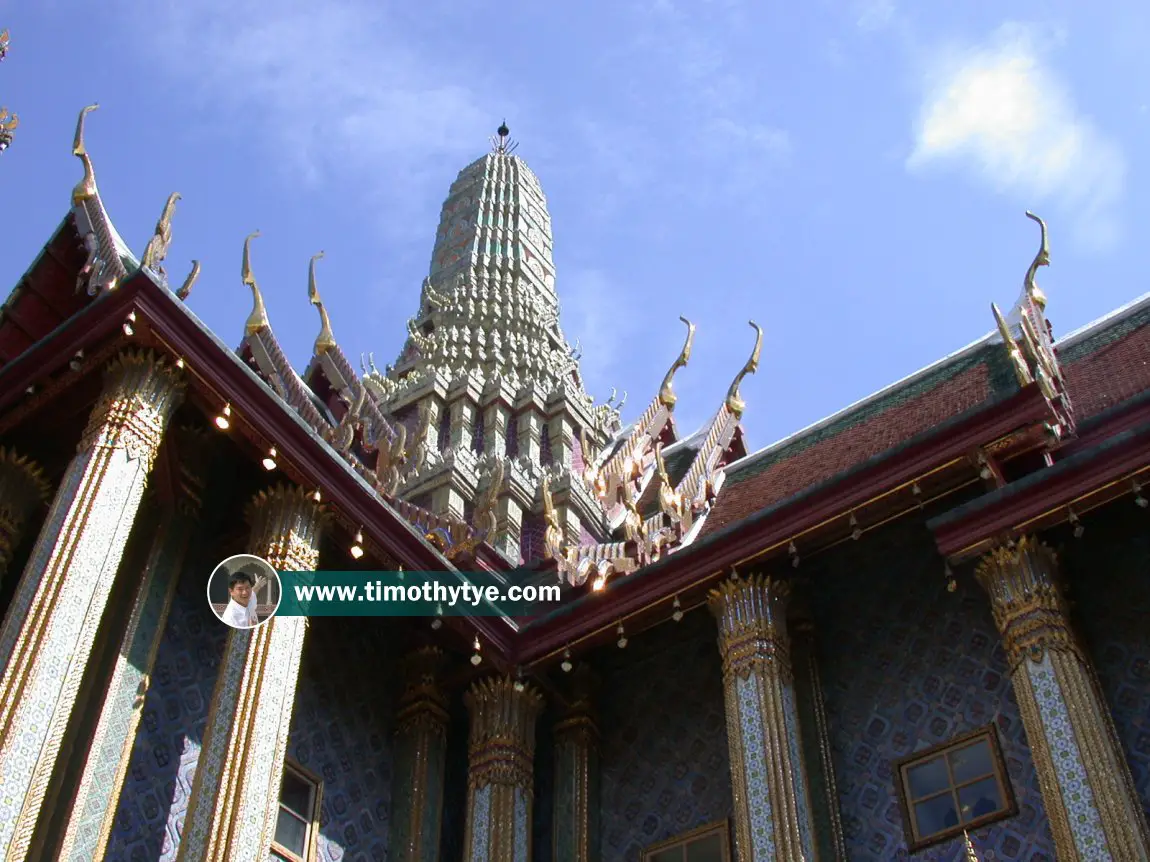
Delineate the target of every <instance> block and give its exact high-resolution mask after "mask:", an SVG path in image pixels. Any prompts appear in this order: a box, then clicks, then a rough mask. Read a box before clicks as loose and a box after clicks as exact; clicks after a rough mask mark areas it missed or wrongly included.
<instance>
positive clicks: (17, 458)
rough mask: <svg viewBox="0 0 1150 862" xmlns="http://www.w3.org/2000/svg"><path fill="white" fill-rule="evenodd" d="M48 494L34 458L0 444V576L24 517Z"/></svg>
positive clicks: (47, 488)
mask: <svg viewBox="0 0 1150 862" xmlns="http://www.w3.org/2000/svg"><path fill="white" fill-rule="evenodd" d="M50 493H51V487H50V486H49V485H48V480H47V479H45V478H44V473H43V471H42V470H41V469H40V466H39V465H38V464H37V463H36V462H35V461H32V460H30V459H28V458H26V457H24V456H23V455H19V454H17V453H16V451H15V450H14V449H9V448H5V447H3V446H0V578H3V577H4V573H5V571H7V569H8V564H9V563H10V562H11V561H12V555H13V554H14V553H16V546H17V545H18V544H19V543H20V538H21V535H22V534H23V532H24V527H25V525H26V524H27V521H28V518H29V517H30V516H31V515H32V513H33V512H35V511H36V509H37V508H38V507H40V506H42V505H44V503H45V502H46V501H47V500H48V495H49V494H50Z"/></svg>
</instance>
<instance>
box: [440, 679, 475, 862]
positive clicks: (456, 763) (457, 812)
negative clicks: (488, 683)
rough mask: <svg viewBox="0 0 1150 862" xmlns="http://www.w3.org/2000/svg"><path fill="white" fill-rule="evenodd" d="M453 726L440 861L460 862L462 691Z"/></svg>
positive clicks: (454, 699) (454, 698) (463, 824)
mask: <svg viewBox="0 0 1150 862" xmlns="http://www.w3.org/2000/svg"><path fill="white" fill-rule="evenodd" d="M449 712H450V716H451V723H450V724H449V725H448V728H447V765H446V766H445V768H444V770H443V826H442V827H441V829H440V843H439V849H440V858H441V859H442V860H443V862H459V860H460V859H462V858H463V842H464V840H465V839H466V837H467V737H468V724H467V708H466V707H465V706H464V705H463V696H462V693H461V692H458V691H457V692H454V693H452V695H451V702H450V708H449Z"/></svg>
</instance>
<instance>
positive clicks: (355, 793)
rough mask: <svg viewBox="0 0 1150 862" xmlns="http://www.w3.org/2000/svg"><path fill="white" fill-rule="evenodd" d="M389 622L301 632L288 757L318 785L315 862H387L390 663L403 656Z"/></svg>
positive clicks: (334, 621) (334, 623) (325, 621)
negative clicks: (367, 667) (366, 665)
mask: <svg viewBox="0 0 1150 862" xmlns="http://www.w3.org/2000/svg"><path fill="white" fill-rule="evenodd" d="M394 622H395V621H394V620H388V619H373V620H361V621H360V623H362V624H361V625H355V626H349V625H347V624H346V623H345V622H344V621H341V620H340V619H338V618H330V617H329V618H316V619H313V620H312V621H311V628H310V630H309V631H308V633H307V641H306V643H305V645H304V653H303V661H302V662H301V666H300V686H299V694H298V695H297V697H296V704H295V710H294V712H293V713H292V724H291V732H290V734H289V735H288V748H287V752H288V756H289V757H291V758H293V759H294V760H295V761H296V762H298V763H299V764H300V765H301V766H304V767H305V768H307V769H309V770H311V771H312V772H314V773H315V774H316V775H318V776H320V777H321V778H322V779H323V805H322V808H321V812H320V837H319V842H318V853H317V859H318V862H352V860H356V862H385V860H386V859H387V844H388V841H387V839H388V830H389V829H390V821H391V817H390V815H391V770H392V743H393V734H392V732H393V727H394V718H395V704H396V697H397V695H398V690H397V687H398V679H397V676H396V664H395V661H394V660H393V659H392V658H389V657H394V656H396V655H398V654H399V653H400V652H401V651H402V647H401V646H400V645H399V644H398V643H397V638H396V636H395V635H394V634H392V633H394V632H396V630H397V629H396V626H395V625H394ZM368 656H370V661H371V673H370V674H364V673H363V665H362V663H361V661H360V660H359V659H361V658H363V657H368ZM353 657H355V658H353Z"/></svg>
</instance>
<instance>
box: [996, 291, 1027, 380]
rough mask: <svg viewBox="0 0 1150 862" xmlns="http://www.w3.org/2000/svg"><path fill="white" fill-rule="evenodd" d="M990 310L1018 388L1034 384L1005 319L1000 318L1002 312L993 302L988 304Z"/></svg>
mask: <svg viewBox="0 0 1150 862" xmlns="http://www.w3.org/2000/svg"><path fill="white" fill-rule="evenodd" d="M990 310H991V311H992V312H994V322H995V323H997V324H998V333H999V335H1001V336H1002V341H1003V343H1004V344H1005V345H1006V350H1007V353H1009V355H1010V364H1011V365H1012V366H1013V367H1014V376H1015V377H1016V378H1017V379H1018V385H1019V386H1029V385H1030V384H1031V383H1033V382H1034V379H1033V378H1032V377H1031V376H1030V367H1029V366H1028V365H1027V364H1026V360H1025V358H1023V356H1022V351H1021V350H1019V349H1018V342H1017V341H1015V339H1014V334H1013V333H1012V332H1011V331H1010V326H1009V325H1008V324H1007V322H1006V318H1004V317H1003V316H1002V312H1001V311H999V310H998V306H997V305H995V304H994V303H993V302H992V303H990Z"/></svg>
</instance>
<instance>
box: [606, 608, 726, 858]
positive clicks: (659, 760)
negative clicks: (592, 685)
mask: <svg viewBox="0 0 1150 862" xmlns="http://www.w3.org/2000/svg"><path fill="white" fill-rule="evenodd" d="M717 638H718V631H717V629H716V626H715V622H714V620H713V619H712V618H711V617H710V616H708V615H707V614H706V612H704V611H695V612H693V613H690V614H688V615H687V616H685V617H684V618H683V620H682V621H681V622H679V623H666V624H663V625H660V626H658V627H657V628H655V629H652V630H650V631H648V632H645V633H642V634H637V635H634V636H629V637H628V643H627V647H626V649H618V648H617V647H616V646H610V647H605V648H604V649H603V651H602V652H601V653H600V654H599V655H598V656H597V658H598V662H597V665H596V669H597V672H598V673H599V674H600V675H601V677H602V688H601V696H600V700H599V702H600V704H601V706H600V713H599V715H600V721H599V727H600V731H601V734H602V735H601V741H600V752H601V753H600V763H601V767H600V770H601V771H600V775H601V791H600V792H601V796H600V798H601V800H602V802H601V806H600V810H601V825H600V835H601V852H602V862H637V860H639V859H640V858H641V854H640V851H641V850H642V849H643V848H645V847H647V846H649V845H651V844H654V843H656V842H658V841H661V840H663V839H666V838H671V837H674V836H676V835H679V834H681V833H683V832H686V831H688V830H690V829H692V828H694V827H697V826H702V825H704V824H707V823H711V822H714V821H716V820H721V819H723V818H726V817H730V816H731V812H732V808H731V804H732V803H731V774H730V755H729V752H728V746H727V730H726V719H725V714H724V700H723V675H722V665H721V661H720V656H719V647H718V642H717Z"/></svg>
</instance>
